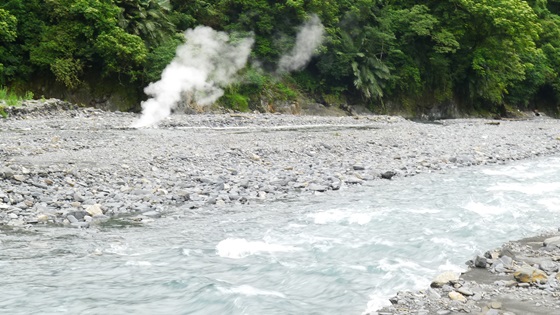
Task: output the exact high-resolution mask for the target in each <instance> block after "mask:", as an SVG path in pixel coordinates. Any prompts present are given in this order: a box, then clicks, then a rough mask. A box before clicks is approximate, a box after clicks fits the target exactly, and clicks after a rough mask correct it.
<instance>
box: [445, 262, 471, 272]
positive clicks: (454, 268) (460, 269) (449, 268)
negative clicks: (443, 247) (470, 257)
mask: <svg viewBox="0 0 560 315" xmlns="http://www.w3.org/2000/svg"><path fill="white" fill-rule="evenodd" d="M466 270H467V268H465V267H461V266H459V265H456V264H453V263H451V262H450V261H449V260H446V261H445V264H443V265H440V266H439V267H438V271H440V272H445V271H452V272H456V273H462V272H465V271H466Z"/></svg>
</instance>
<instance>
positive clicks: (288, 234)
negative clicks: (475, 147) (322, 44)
mask: <svg viewBox="0 0 560 315" xmlns="http://www.w3.org/2000/svg"><path fill="white" fill-rule="evenodd" d="M169 211H170V214H169V215H167V216H165V217H164V218H162V219H158V220H156V221H154V222H152V223H148V224H145V225H140V226H136V225H125V224H121V223H119V221H116V222H112V223H111V224H107V225H106V226H101V227H98V228H91V229H84V230H79V229H70V228H59V227H41V226H36V227H34V228H32V229H30V230H27V231H14V230H10V229H7V228H2V229H1V230H0V249H1V250H0V270H2V272H1V274H2V280H1V281H0V292H1V293H0V312H1V313H3V314H107V313H109V314H361V313H363V312H365V311H366V310H369V311H372V310H375V309H377V308H378V307H380V306H381V305H383V304H384V303H387V299H388V297H390V296H391V295H392V294H395V293H396V292H397V291H398V290H403V289H410V290H412V289H422V288H425V287H426V286H428V285H429V283H430V280H431V279H432V278H433V277H434V276H435V275H436V274H437V273H439V272H441V271H445V270H456V271H460V270H465V267H466V266H465V264H464V262H465V261H467V260H468V259H471V258H473V257H474V255H475V254H477V253H483V252H484V251H486V250H488V249H492V248H494V247H497V246H499V245H501V244H502V243H504V242H506V241H508V240H512V239H519V238H522V237H525V236H532V235H535V234H538V233H540V232H544V231H550V230H553V229H556V228H558V227H559V226H560V221H559V218H560V158H558V157H548V158H540V159H535V160H529V161H521V162H516V163H511V164H508V165H500V166H484V167H472V168H463V169H455V170H452V171H447V172H446V173H437V174H421V175H418V176H414V177H410V178H400V179H396V180H392V181H386V180H379V181H375V182H373V183H370V184H368V186H363V187H357V188H353V189H342V190H340V191H336V192H329V193H324V194H320V195H316V196H313V197H306V198H301V199H296V200H287V201H284V202H274V203H263V204H254V205H250V206H238V207H223V208H216V209H181V208H179V209H169Z"/></svg>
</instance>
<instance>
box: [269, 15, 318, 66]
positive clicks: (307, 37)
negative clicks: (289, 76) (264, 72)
mask: <svg viewBox="0 0 560 315" xmlns="http://www.w3.org/2000/svg"><path fill="white" fill-rule="evenodd" d="M324 31H325V29H324V27H323V24H321V20H319V17H318V16H317V15H313V16H312V17H311V19H310V20H309V21H307V22H306V23H305V24H304V25H303V26H302V27H301V30H300V31H299V33H298V34H297V38H296V45H295V46H294V48H293V49H292V51H291V52H290V53H289V54H287V55H284V56H282V58H280V62H279V64H278V72H291V71H296V70H301V69H303V67H305V65H307V63H308V62H309V60H311V57H313V56H314V55H315V53H316V49H317V47H319V45H321V43H322V42H323V33H324Z"/></svg>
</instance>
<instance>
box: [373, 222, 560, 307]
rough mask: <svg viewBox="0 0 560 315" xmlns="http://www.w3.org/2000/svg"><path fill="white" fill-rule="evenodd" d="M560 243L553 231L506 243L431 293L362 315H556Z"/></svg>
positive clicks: (446, 276)
mask: <svg viewBox="0 0 560 315" xmlns="http://www.w3.org/2000/svg"><path fill="white" fill-rule="evenodd" d="M559 240H560V232H559V231H555V232H550V233H545V234H541V235H538V236H534V237H528V238H523V239H521V240H517V241H509V242H507V243H505V244H503V245H502V246H501V247H499V248H495V249H492V250H489V251H487V252H486V253H484V254H483V255H479V256H476V257H475V258H474V259H473V260H469V261H467V262H466V263H467V264H468V265H469V267H468V270H467V271H465V272H463V273H461V274H458V273H443V274H440V275H438V276H436V278H434V280H433V282H432V284H431V286H430V287H429V288H426V289H424V290H419V291H400V292H398V293H396V294H395V296H393V297H391V298H390V302H391V306H386V307H383V308H381V309H379V310H377V311H373V312H367V313H365V314H368V315H404V314H437V315H458V314H464V313H473V314H488V315H521V314H522V315H549V314H556V313H558V312H560V299H559V297H560V273H559V272H558V271H559V267H560V247H559V246H558V245H560V241H559Z"/></svg>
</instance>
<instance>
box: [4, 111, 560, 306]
mask: <svg viewBox="0 0 560 315" xmlns="http://www.w3.org/2000/svg"><path fill="white" fill-rule="evenodd" d="M60 104H62V105H60ZM64 104H66V103H64V102H62V103H56V104H54V105H51V106H49V107H48V108H47V109H46V110H45V109H39V110H33V111H28V112H22V113H20V114H18V115H15V116H14V117H12V118H9V119H7V120H0V137H1V138H0V139H2V142H0V161H1V163H0V165H1V166H0V227H1V228H8V229H21V230H25V229H29V228H32V227H33V226H36V225H56V226H67V227H74V228H87V227H90V226H95V225H96V224H102V223H103V222H105V221H107V220H121V221H126V222H131V223H135V224H136V223H139V224H142V223H145V224H149V222H150V221H152V220H155V219H157V218H158V217H161V216H166V215H172V214H173V210H169V209H178V208H179V207H181V208H189V209H197V208H209V209H214V208H215V209H219V208H223V207H227V206H228V205H240V204H241V205H243V204H252V203H263V202H266V203H268V202H275V201H277V200H285V199H290V198H295V197H300V196H306V195H320V194H323V193H325V192H327V191H337V192H336V193H340V194H344V192H345V191H347V190H350V189H353V187H355V186H359V185H368V184H369V183H371V182H373V181H380V180H382V181H387V180H394V179H398V178H403V177H408V176H414V175H416V174H421V173H433V172H444V171H445V170H450V169H454V168H458V167H469V166H473V165H493V164H506V163H508V162H510V161H516V160H524V159H531V158H535V157H543V156H557V155H560V121H559V120H554V119H550V118H547V117H542V116H541V117H534V118H531V119H526V120H518V121H512V120H485V119H455V120H442V121H436V122H432V123H419V122H412V121H409V120H405V119H403V118H400V117H396V116H354V117H319V116H291V115H274V114H205V115H175V116H172V117H170V118H169V119H167V120H165V121H164V122H162V124H161V125H160V126H159V127H158V128H147V129H131V128H130V127H129V126H130V125H131V124H132V122H133V121H134V120H135V119H136V118H137V117H138V115H135V114H130V113H119V112H104V111H101V110H97V109H91V108H77V107H73V106H69V105H68V104H66V105H64ZM510 243H512V244H515V242H510ZM510 243H508V244H510ZM506 245H507V244H506ZM504 246H505V245H504ZM512 246H513V245H512ZM515 246H517V245H515ZM515 246H514V248H517V247H515ZM558 255H559V257H560V253H559V254H558ZM498 258H499V257H498ZM512 258H513V257H512ZM491 259H493V258H491ZM491 266H492V265H490V267H491ZM477 271H480V270H477ZM549 276H550V275H549ZM475 280H476V279H475ZM462 281H463V284H462V285H464V283H468V284H469V285H470V286H471V287H475V286H476V287H477V288H479V287H480V288H482V284H476V285H475V284H473V283H471V282H470V281H471V280H470V279H463V280H462ZM504 281H505V280H504ZM492 286H493V283H492V284H488V286H487V287H484V288H485V290H486V289H488V290H490V291H492V290H493V289H495V288H493V287H492ZM499 288H500V289H503V290H505V291H503V292H504V294H505V293H507V294H511V292H509V291H507V290H510V289H511V290H525V289H526V288H525V287H523V288H519V289H517V288H518V287H517V286H516V287H515V288H516V289H512V288H513V287H510V286H503V288H502V287H499ZM447 289H448V288H446V290H447ZM454 289H458V288H454ZM454 289H452V290H454ZM506 289H507V290H506ZM533 289H534V290H535V292H540V291H539V290H541V289H540V288H534V286H531V285H530V286H529V289H527V290H533ZM433 290H434V292H436V293H438V295H439V296H440V298H439V300H438V299H433V296H429V295H428V294H426V293H421V292H417V293H411V292H408V293H404V292H401V293H399V294H398V295H397V297H399V296H400V297H399V298H400V300H399V299H397V300H395V301H396V303H397V304H396V305H397V306H400V307H402V312H400V310H399V309H397V308H394V309H386V310H385V309H383V310H381V311H378V314H387V315H388V314H392V315H397V314H410V313H411V312H415V313H414V314H416V313H418V312H419V311H422V308H419V307H418V305H419V304H417V303H416V302H422V301H423V303H424V304H423V305H424V306H425V305H432V304H433V305H434V307H436V308H432V309H428V310H426V311H427V312H425V313H422V314H440V315H443V314H455V313H453V312H455V310H451V309H449V308H450V307H455V308H456V309H457V310H460V307H463V304H460V305H455V304H457V303H455V302H453V303H455V304H450V302H449V301H450V300H449V298H447V295H446V294H447V293H448V292H444V291H441V292H439V291H436V290H440V289H433ZM441 290H443V289H441ZM426 292H429V293H430V294H431V291H426ZM527 292H529V291H527ZM530 292H533V291H530ZM525 293H526V292H525ZM525 293H524V294H525ZM418 294H424V297H418V296H417V295H418ZM531 294H532V293H531ZM434 296H435V295H434ZM473 296H474V295H473ZM551 296H552V295H551ZM470 297H471V296H468V297H467V300H469V298H470ZM446 299H447V300H446ZM435 300H437V302H435ZM448 300H449V301H448ZM471 300H472V299H471ZM399 301H404V302H400V304H399ZM473 301H474V300H473ZM481 301H482V302H481ZM483 302H484V303H492V300H489V301H486V300H484V299H482V298H481V299H480V300H478V301H474V302H473V303H474V304H473V305H470V304H469V307H471V308H470V309H469V311H471V312H476V311H478V309H476V308H475V307H478V308H480V311H483V310H484V306H487V305H482V304H480V303H483ZM498 302H501V303H502V307H501V308H493V309H494V310H497V312H498V313H495V312H494V313H492V311H491V310H490V309H488V311H490V313H488V312H486V313H483V314H509V315H511V314H512V312H511V311H510V313H507V312H508V311H509V307H510V304H509V302H506V301H505V300H503V301H498ZM429 303H432V304H429ZM438 303H439V304H438ZM446 303H447V304H446ZM467 303H468V302H467ZM449 305H451V306H449ZM464 305H467V304H466V303H465V304H464ZM496 305H498V304H496ZM496 305H494V306H496ZM405 307H408V309H405ZM445 307H447V308H448V309H445ZM439 311H442V312H440V313H438V312H439ZM444 311H449V312H448V313H445V312H444ZM547 311H549V310H547ZM383 312H385V313H383ZM399 312H400V313H399ZM407 312H408V313H407ZM371 314H375V312H374V313H371ZM513 314H518V315H519V314H530V313H523V312H522V313H519V312H513ZM535 314H549V313H538V312H537V313H535Z"/></svg>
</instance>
